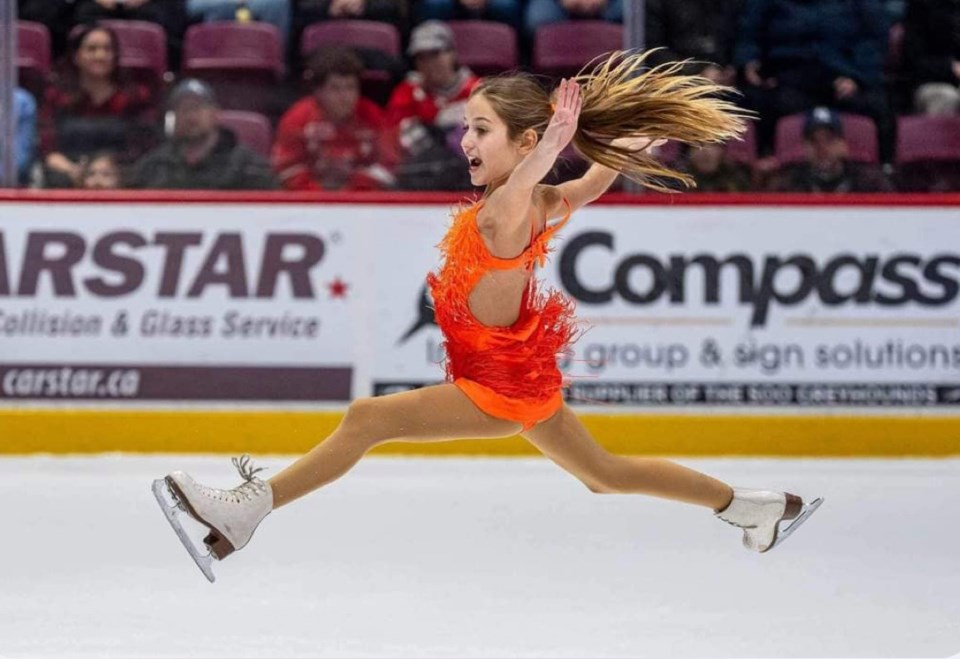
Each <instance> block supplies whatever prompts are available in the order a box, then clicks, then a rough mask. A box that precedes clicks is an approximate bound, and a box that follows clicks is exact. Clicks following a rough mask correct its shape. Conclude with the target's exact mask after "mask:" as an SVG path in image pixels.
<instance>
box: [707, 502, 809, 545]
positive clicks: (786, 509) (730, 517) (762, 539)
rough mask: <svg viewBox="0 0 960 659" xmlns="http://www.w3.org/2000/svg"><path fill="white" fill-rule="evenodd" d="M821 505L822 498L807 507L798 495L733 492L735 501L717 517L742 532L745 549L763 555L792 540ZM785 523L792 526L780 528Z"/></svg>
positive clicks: (717, 514) (718, 513)
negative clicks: (794, 533) (796, 531)
mask: <svg viewBox="0 0 960 659" xmlns="http://www.w3.org/2000/svg"><path fill="white" fill-rule="evenodd" d="M822 503H823V498H818V499H814V500H813V501H811V502H810V503H807V504H805V503H804V502H803V499H801V498H800V497H798V496H797V495H795V494H789V493H786V492H768V491H765V490H747V489H741V488H734V490H733V500H732V501H731V502H730V503H729V505H727V507H726V508H724V509H723V510H721V511H719V512H717V513H715V514H716V516H717V517H719V518H720V519H722V520H723V521H724V522H726V523H728V524H731V525H733V526H736V527H738V528H741V529H743V546H744V547H746V548H747V549H752V550H753V551H758V552H761V553H762V552H766V551H770V550H771V549H773V548H774V547H776V546H777V545H779V544H780V543H781V542H783V541H784V540H786V539H787V538H788V537H790V534H792V533H793V532H794V531H795V530H797V527H799V526H800V525H801V524H803V523H804V522H805V521H807V519H808V518H809V517H810V515H812V514H813V513H814V512H815V511H816V510H817V508H819V507H820V504H822ZM783 522H790V524H789V525H788V526H785V527H783V528H781V527H780V524H781V523H783Z"/></svg>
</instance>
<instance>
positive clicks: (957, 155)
mask: <svg viewBox="0 0 960 659" xmlns="http://www.w3.org/2000/svg"><path fill="white" fill-rule="evenodd" d="M954 160H956V161H960V117H957V116H943V117H931V116H925V115H916V116H912V117H900V118H899V119H898V120H897V163H898V164H906V163H913V162H920V161H940V162H950V161H954Z"/></svg>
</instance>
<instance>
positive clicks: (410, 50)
mask: <svg viewBox="0 0 960 659" xmlns="http://www.w3.org/2000/svg"><path fill="white" fill-rule="evenodd" d="M407 55H409V56H410V58H411V59H412V60H413V70H412V71H410V73H408V74H407V77H406V78H405V79H404V80H403V81H402V82H401V83H400V84H398V85H397V86H396V88H395V89H394V90H393V93H392V94H391V95H390V100H389V102H388V103H387V116H388V118H389V120H390V122H391V123H392V124H393V125H395V126H397V127H398V130H399V133H400V143H401V145H402V146H403V149H404V153H405V158H404V161H405V163H404V165H402V166H401V173H402V172H404V171H407V172H413V171H417V172H421V173H424V174H425V175H424V176H416V177H413V178H410V179H409V180H408V181H407V184H406V185H404V187H407V188H411V189H414V188H415V189H431V188H433V187H434V186H436V187H440V188H443V189H461V188H466V187H469V181H468V180H467V179H466V177H465V176H464V175H463V172H464V171H465V170H464V168H463V167H462V166H461V163H460V162H459V161H458V160H457V158H459V155H458V154H456V153H453V151H451V150H450V149H449V148H448V147H447V136H448V134H450V133H452V132H454V131H456V130H458V129H459V127H460V125H461V124H462V123H463V111H464V107H465V105H466V102H467V100H468V99H469V98H470V92H472V91H473V88H474V87H476V86H477V84H478V83H479V82H480V79H479V78H478V77H477V76H476V75H474V73H473V71H471V70H470V69H469V68H467V67H465V66H460V65H459V64H458V62H457V51H456V47H455V44H454V39H453V30H451V29H450V27H449V26H448V25H447V24H446V23H444V22H442V21H425V22H423V23H421V24H420V25H418V26H417V27H416V28H414V30H413V32H412V33H411V35H410V44H409V46H408V47H407ZM451 155H452V156H453V158H452V159H451V157H450V156H451ZM405 165H409V167H406V166H405ZM441 172H442V173H443V174H441ZM451 176H452V177H454V178H457V177H459V178H460V179H462V180H459V181H457V180H450V177H451ZM401 178H403V176H401Z"/></svg>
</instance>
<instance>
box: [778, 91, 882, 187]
mask: <svg viewBox="0 0 960 659" xmlns="http://www.w3.org/2000/svg"><path fill="white" fill-rule="evenodd" d="M803 138H804V142H805V144H806V155H807V158H806V160H805V161H803V162H801V163H798V164H796V165H793V166H790V167H787V168H786V169H784V170H783V171H781V172H779V173H778V174H776V175H775V176H774V177H773V178H772V179H771V182H770V184H769V189H770V190H771V191H774V192H836V193H842V192H893V189H894V188H893V185H892V184H891V182H890V180H889V179H888V178H887V177H886V176H885V175H884V174H883V172H882V171H881V170H880V168H879V167H877V166H876V165H870V164H867V163H858V162H853V161H851V160H849V157H848V156H849V150H848V148H847V141H846V139H845V138H844V136H843V123H842V122H841V120H840V115H839V114H837V112H836V111H834V110H832V109H830V108H827V107H816V108H813V109H812V110H810V111H808V112H807V114H806V118H805V119H804V124H803Z"/></svg>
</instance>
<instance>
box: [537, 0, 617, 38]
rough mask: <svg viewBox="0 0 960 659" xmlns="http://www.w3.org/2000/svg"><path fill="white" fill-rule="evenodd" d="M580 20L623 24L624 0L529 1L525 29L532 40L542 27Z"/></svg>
mask: <svg viewBox="0 0 960 659" xmlns="http://www.w3.org/2000/svg"><path fill="white" fill-rule="evenodd" d="M578 18H591V19H601V20H604V21H610V22H611V23H623V0H529V2H528V3H527V9H526V14H525V16H524V27H525V29H526V33H527V37H528V38H529V39H532V38H533V36H534V35H535V34H536V32H537V28H538V27H540V26H542V25H549V24H550V23H560V22H562V21H570V20H576V19H578Z"/></svg>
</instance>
